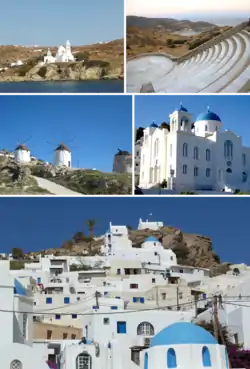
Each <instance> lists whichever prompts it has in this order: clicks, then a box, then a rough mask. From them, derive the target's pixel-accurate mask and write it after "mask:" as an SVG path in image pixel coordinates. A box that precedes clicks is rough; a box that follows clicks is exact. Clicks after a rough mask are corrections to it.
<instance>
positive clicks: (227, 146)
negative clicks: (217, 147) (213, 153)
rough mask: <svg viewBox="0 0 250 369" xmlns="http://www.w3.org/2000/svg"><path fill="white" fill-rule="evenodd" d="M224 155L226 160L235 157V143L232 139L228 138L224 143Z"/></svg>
mask: <svg viewBox="0 0 250 369" xmlns="http://www.w3.org/2000/svg"><path fill="white" fill-rule="evenodd" d="M224 156H225V159H226V160H232V159H233V143H232V141H230V140H227V141H225V143H224Z"/></svg>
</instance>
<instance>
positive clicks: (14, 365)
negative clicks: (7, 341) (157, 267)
mask: <svg viewBox="0 0 250 369" xmlns="http://www.w3.org/2000/svg"><path fill="white" fill-rule="evenodd" d="M10 369H23V364H22V363H21V361H20V360H13V361H12V362H11V363H10Z"/></svg>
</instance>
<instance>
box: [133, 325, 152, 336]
mask: <svg viewBox="0 0 250 369" xmlns="http://www.w3.org/2000/svg"><path fill="white" fill-rule="evenodd" d="M154 334H155V330H154V327H153V325H152V324H151V323H149V322H142V323H140V324H139V325H138V327H137V335H138V336H154Z"/></svg>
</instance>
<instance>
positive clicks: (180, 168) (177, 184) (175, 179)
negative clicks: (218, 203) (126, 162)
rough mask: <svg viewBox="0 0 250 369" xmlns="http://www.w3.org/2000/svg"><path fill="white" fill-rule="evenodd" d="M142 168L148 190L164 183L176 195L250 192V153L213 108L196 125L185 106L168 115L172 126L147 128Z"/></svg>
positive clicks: (141, 162)
mask: <svg viewBox="0 0 250 369" xmlns="http://www.w3.org/2000/svg"><path fill="white" fill-rule="evenodd" d="M136 151H137V152H138V143H136ZM139 168H140V180H139V186H140V187H141V188H144V189H150V188H153V187H156V186H159V184H161V183H163V182H164V183H165V186H166V188H167V189H169V190H174V191H176V192H180V191H199V190H200V191H225V192H234V191H250V177H249V174H250V147H246V146H243V144H242V137H241V136H238V135H237V134H235V133H234V132H232V131H229V130H223V122H222V119H221V118H220V117H219V116H218V115H217V114H216V113H214V112H212V111H211V110H210V108H207V110H206V111H205V112H203V113H201V114H200V115H199V116H198V117H197V119H196V120H195V121H194V120H193V118H192V114H191V113H190V112H188V110H187V109H186V108H184V107H183V106H182V104H181V106H180V107H179V108H177V109H175V111H174V112H172V113H171V114H170V115H169V124H162V125H161V126H158V125H157V124H155V123H152V124H151V125H150V126H149V127H147V128H145V129H144V132H143V138H142V139H141V146H140V163H139Z"/></svg>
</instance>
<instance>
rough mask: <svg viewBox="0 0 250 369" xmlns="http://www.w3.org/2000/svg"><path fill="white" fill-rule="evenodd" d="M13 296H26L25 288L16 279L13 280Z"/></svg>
mask: <svg viewBox="0 0 250 369" xmlns="http://www.w3.org/2000/svg"><path fill="white" fill-rule="evenodd" d="M14 294H15V295H22V296H26V295H27V290H26V288H25V287H24V286H23V285H22V284H21V283H20V282H19V281H18V280H17V279H15V280H14Z"/></svg>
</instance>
